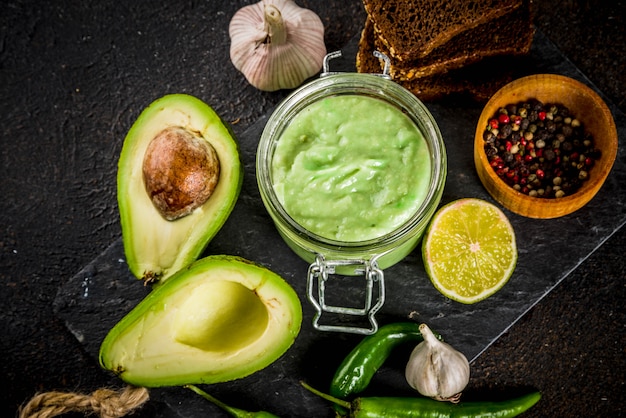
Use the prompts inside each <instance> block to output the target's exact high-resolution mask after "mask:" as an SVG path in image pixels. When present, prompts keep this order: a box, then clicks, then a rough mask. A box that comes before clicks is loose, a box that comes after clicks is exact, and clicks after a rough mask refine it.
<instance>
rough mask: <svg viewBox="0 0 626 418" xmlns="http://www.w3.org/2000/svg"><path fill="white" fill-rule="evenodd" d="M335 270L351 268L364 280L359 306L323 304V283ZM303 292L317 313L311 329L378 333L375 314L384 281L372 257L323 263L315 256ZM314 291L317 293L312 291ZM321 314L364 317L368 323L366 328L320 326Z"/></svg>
mask: <svg viewBox="0 0 626 418" xmlns="http://www.w3.org/2000/svg"><path fill="white" fill-rule="evenodd" d="M338 267H354V268H355V272H356V273H359V274H362V275H363V276H364V277H365V295H364V300H363V306H362V307H346V306H336V305H332V304H329V303H327V302H326V300H327V298H326V296H327V295H326V284H327V282H328V280H329V279H330V275H332V274H334V273H335V270H336V268H338ZM376 285H377V286H376ZM307 289H308V297H309V300H310V301H311V303H312V304H313V306H314V307H315V309H316V311H317V312H316V314H315V316H314V318H313V327H314V328H315V329H317V330H319V331H337V332H347V333H353V334H365V335H370V334H374V333H376V331H378V322H377V321H376V318H375V314H376V312H377V311H378V310H379V309H380V308H381V307H382V306H383V304H384V303H385V280H384V274H383V271H382V270H381V269H380V268H378V263H377V262H376V259H375V258H374V259H372V260H335V261H330V260H326V259H325V258H324V256H323V255H321V254H318V255H317V257H316V259H315V261H314V262H313V263H312V264H311V265H310V266H309V271H308V275H307ZM316 289H317V292H316V291H315V290H316ZM316 293H317V295H316ZM324 313H328V314H339V315H352V316H361V317H363V316H365V317H367V320H368V321H369V327H361V326H352V325H328V324H326V325H324V324H321V323H320V319H321V317H322V315H323V314H324Z"/></svg>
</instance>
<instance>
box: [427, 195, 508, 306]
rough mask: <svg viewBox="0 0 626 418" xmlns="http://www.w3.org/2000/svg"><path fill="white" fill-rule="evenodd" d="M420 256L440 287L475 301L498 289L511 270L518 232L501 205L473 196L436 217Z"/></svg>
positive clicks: (460, 298)
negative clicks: (500, 207)
mask: <svg viewBox="0 0 626 418" xmlns="http://www.w3.org/2000/svg"><path fill="white" fill-rule="evenodd" d="M422 257H423V260H424V267H425V268H426V272H427V273H428V276H429V277H430V280H431V281H432V282H433V285H434V286H435V287H436V288H437V290H439V291H440V292H441V293H442V294H444V295H445V296H447V297H448V298H450V299H452V300H455V301H457V302H461V303H466V304H470V303H475V302H478V301H481V300H483V299H485V298H487V297H489V296H491V295H493V294H494V293H495V292H497V291H498V290H500V289H501V288H502V286H504V284H505V283H506V282H507V281H508V280H509V278H510V277H511V275H512V274H513V270H515V265H516V263H517V246H516V243H515V231H514V230H513V227H512V226H511V223H510V222H509V220H508V218H507V217H506V215H505V214H504V213H503V212H502V211H501V210H500V209H499V208H498V207H497V206H495V205H493V204H491V203H489V202H486V201H484V200H481V199H475V198H465V199H459V200H455V201H453V202H450V203H448V204H447V205H445V206H443V207H441V208H440V209H439V210H438V211H437V212H436V213H435V215H434V216H433V219H432V220H431V223H430V225H429V226H428V230H427V231H426V234H425V236H424V240H423V241H422Z"/></svg>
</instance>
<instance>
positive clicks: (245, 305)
mask: <svg viewBox="0 0 626 418" xmlns="http://www.w3.org/2000/svg"><path fill="white" fill-rule="evenodd" d="M301 324H302V306H301V303H300V300H299V298H298V296H297V294H296V292H295V291H294V290H293V288H292V287H291V286H290V285H289V284H288V283H287V282H286V281H285V280H284V279H283V278H282V277H280V276H279V275H278V274H276V273H274V272H272V271H271V270H269V269H267V268H265V267H263V266H260V265H257V264H255V263H252V262H250V261H248V260H245V259H242V258H239V257H235V256H208V257H205V258H202V259H200V260H198V261H196V262H194V263H192V264H191V265H190V266H189V267H188V268H186V269H183V270H182V271H180V272H178V273H177V274H175V275H173V276H172V277H171V278H170V279H169V280H167V281H166V282H165V283H163V284H162V285H161V286H158V287H157V288H156V289H154V290H153V291H152V292H150V293H149V294H148V295H147V296H146V298H145V299H143V300H142V301H141V302H140V303H139V304H138V305H137V306H136V307H135V308H134V309H133V310H132V311H130V312H129V313H128V314H127V315H126V316H125V317H124V318H122V319H121V320H120V321H119V322H118V323H117V324H116V325H115V326H114V327H113V328H112V329H111V330H110V331H109V333H108V335H107V336H106V337H105V339H104V341H103V342H102V345H101V347H100V356H99V358H100V364H101V365H102V367H103V368H105V369H107V370H111V371H113V372H114V373H115V374H117V375H118V376H119V377H120V378H121V379H122V380H124V381H125V382H127V383H129V384H132V385H136V386H144V387H160V386H182V385H185V384H199V383H218V382H225V381H230V380H234V379H238V378H242V377H245V376H247V375H250V374H252V373H254V372H256V371H258V370H261V369H263V368H265V367H266V366H268V365H269V364H271V363H273V362H274V361H276V360H277V359H278V358H279V357H280V356H282V355H283V354H284V353H285V352H286V351H287V349H288V348H289V347H290V346H291V345H292V344H293V342H294V341H295V339H296V337H297V335H298V333H299V332H300V327H301Z"/></svg>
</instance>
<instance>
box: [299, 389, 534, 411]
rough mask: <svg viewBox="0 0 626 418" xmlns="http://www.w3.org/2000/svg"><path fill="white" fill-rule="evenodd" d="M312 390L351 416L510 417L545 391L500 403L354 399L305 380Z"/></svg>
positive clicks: (526, 408) (523, 409) (382, 398)
mask: <svg viewBox="0 0 626 418" xmlns="http://www.w3.org/2000/svg"><path fill="white" fill-rule="evenodd" d="M301 383H302V386H304V387H305V388H306V389H308V390H309V391H311V392H313V393H315V394H316V395H318V396H320V397H322V398H324V399H326V400H328V401H330V402H332V403H334V404H336V405H340V406H341V407H343V408H345V409H347V410H348V411H349V414H348V417H349V418H381V417H385V418H509V417H515V416H518V415H519V414H521V413H522V412H525V411H527V410H528V409H529V408H531V407H532V406H533V405H535V404H536V403H537V402H538V401H539V399H541V394H540V393H539V392H532V393H529V394H526V395H524V396H521V397H518V398H513V399H508V400H505V401H498V402H460V403H457V404H453V403H450V402H441V401H435V400H433V399H430V398H410V397H402V398H392V397H389V398H386V397H367V398H356V399H354V400H353V401H352V402H348V401H345V400H343V399H339V398H336V397H334V396H330V395H328V394H325V393H323V392H320V391H318V390H317V389H315V388H312V387H311V386H309V385H308V384H306V383H305V382H301Z"/></svg>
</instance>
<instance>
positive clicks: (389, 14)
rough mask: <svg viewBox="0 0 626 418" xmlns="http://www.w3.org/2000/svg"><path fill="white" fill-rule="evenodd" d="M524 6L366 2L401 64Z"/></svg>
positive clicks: (481, 0) (517, 0) (432, 0)
mask: <svg viewBox="0 0 626 418" xmlns="http://www.w3.org/2000/svg"><path fill="white" fill-rule="evenodd" d="M521 4H522V0H473V1H464V0H457V1H445V0H444V1H442V0H363V5H364V7H365V11H366V12H367V14H368V16H369V17H370V19H371V20H372V22H374V29H375V31H376V33H377V34H378V36H379V37H380V38H381V40H383V42H386V47H387V50H388V51H389V53H390V55H391V56H393V57H394V58H395V59H397V60H399V61H404V60H414V59H418V58H423V57H425V56H427V55H428V54H430V53H431V52H432V51H433V50H434V49H435V48H437V47H439V46H441V45H443V44H445V43H446V42H447V41H449V40H450V39H452V38H453V37H455V36H456V35H458V34H460V33H462V32H465V31H467V30H470V29H472V28H474V27H476V26H478V25H480V24H482V23H485V22H489V21H491V20H493V19H497V18H498V17H500V16H502V15H504V14H506V13H508V12H510V11H511V10H513V9H515V8H518V7H520V6H521Z"/></svg>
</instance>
